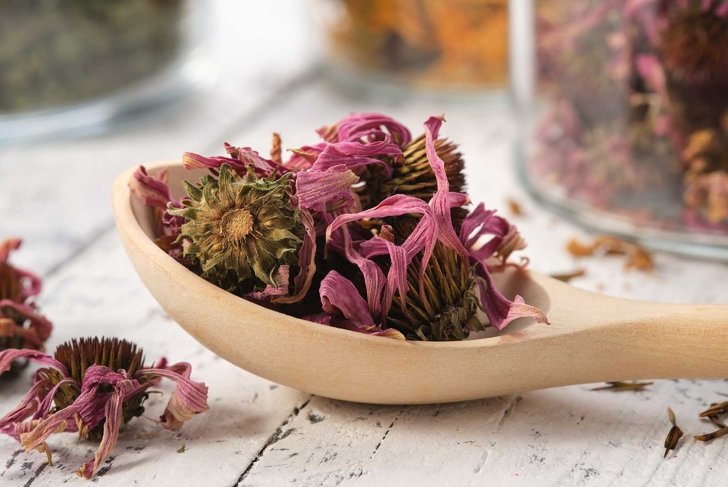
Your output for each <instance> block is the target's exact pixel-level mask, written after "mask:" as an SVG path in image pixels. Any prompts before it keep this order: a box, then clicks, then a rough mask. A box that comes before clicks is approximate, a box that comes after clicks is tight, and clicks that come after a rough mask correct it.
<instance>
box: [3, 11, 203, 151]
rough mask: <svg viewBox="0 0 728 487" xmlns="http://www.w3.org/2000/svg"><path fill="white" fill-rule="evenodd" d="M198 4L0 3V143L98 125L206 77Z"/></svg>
mask: <svg viewBox="0 0 728 487" xmlns="http://www.w3.org/2000/svg"><path fill="white" fill-rule="evenodd" d="M201 5H202V2H192V1H189V2H188V1H184V0H0V35H1V36H2V41H1V42H0V140H12V139H15V138H20V137H28V136H37V135H45V134H49V133H57V132H61V133H67V132H72V131H75V130H97V129H99V128H100V127H101V126H102V125H103V124H104V123H105V122H108V121H110V120H111V119H114V118H118V117H119V116H121V115H127V114H130V113H135V112H137V111H140V110H148V109H150V108H154V107H158V106H160V105H163V104H166V103H168V102H170V101H172V100H175V99H178V98H180V97H181V96H183V95H184V94H187V93H189V92H190V90H191V89H192V88H193V87H194V86H196V85H198V83H199V82H200V81H201V80H202V79H203V78H204V75H202V74H201V73H202V72H203V71H204V70H202V69H200V66H199V64H200V62H201V61H200V59H201V57H200V47H201V46H200V42H199V40H200V39H202V35H201V34H202V30H203V29H204V27H203V24H204V22H205V11H204V7H202V6H201Z"/></svg>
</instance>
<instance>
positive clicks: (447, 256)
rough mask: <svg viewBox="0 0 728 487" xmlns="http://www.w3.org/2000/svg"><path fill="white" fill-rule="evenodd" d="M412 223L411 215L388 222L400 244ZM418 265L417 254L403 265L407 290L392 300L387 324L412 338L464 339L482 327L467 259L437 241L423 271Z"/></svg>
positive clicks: (420, 258)
mask: <svg viewBox="0 0 728 487" xmlns="http://www.w3.org/2000/svg"><path fill="white" fill-rule="evenodd" d="M416 226H417V219H416V218H414V217H411V216H404V217H401V218H398V219H397V220H396V221H395V222H394V223H393V225H392V229H393V230H392V232H393V237H394V240H395V242H396V243H398V244H402V243H403V242H404V240H405V239H406V238H407V237H408V236H409V235H410V234H411V233H412V232H413V231H414V229H415V227H416ZM421 265H422V255H421V254H419V255H418V256H416V257H415V258H414V259H413V261H412V265H410V266H408V267H407V282H408V289H407V293H406V294H405V295H404V296H401V295H398V296H396V297H395V298H394V300H393V301H392V307H391V308H390V310H389V313H388V315H387V324H388V325H389V326H391V327H392V328H394V329H396V330H399V331H400V332H402V333H403V334H404V335H405V337H407V338H409V339H413V340H437V341H444V340H464V339H465V338H467V337H468V335H469V334H470V332H471V331H475V330H480V329H482V328H483V326H482V324H481V322H480V320H479V319H478V309H479V307H480V306H479V303H478V290H477V281H476V279H475V273H474V272H473V269H472V267H471V265H470V263H469V262H468V261H467V260H466V259H463V258H462V257H461V256H460V255H459V254H458V253H457V252H456V251H455V250H453V249H451V248H448V247H446V246H444V245H443V244H441V243H439V242H438V243H437V244H435V248H434V250H433V252H432V257H431V258H430V259H429V261H428V262H427V263H426V265H425V267H424V272H420V269H421Z"/></svg>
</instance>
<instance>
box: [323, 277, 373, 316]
mask: <svg viewBox="0 0 728 487" xmlns="http://www.w3.org/2000/svg"><path fill="white" fill-rule="evenodd" d="M319 294H320V295H321V306H322V307H323V310H324V311H325V312H326V313H328V314H330V315H338V314H341V315H343V316H344V318H346V319H347V320H349V321H351V322H352V323H353V324H354V325H355V326H357V327H366V326H372V325H373V324H374V320H373V319H372V315H371V313H370V312H369V307H368V306H367V303H366V301H364V298H362V297H361V295H360V294H359V291H358V290H357V289H356V287H355V286H354V284H353V283H352V282H351V281H350V280H348V279H347V278H345V277H344V276H342V275H341V274H339V273H338V272H336V271H330V272H329V273H328V274H327V275H326V277H324V279H323V281H321V286H320V287H319Z"/></svg>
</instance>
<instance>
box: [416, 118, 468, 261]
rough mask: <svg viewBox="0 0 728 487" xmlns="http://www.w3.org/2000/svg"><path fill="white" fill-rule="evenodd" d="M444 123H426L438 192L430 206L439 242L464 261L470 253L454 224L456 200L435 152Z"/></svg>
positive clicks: (430, 120)
mask: <svg viewBox="0 0 728 487" xmlns="http://www.w3.org/2000/svg"><path fill="white" fill-rule="evenodd" d="M443 121H444V118H443V117H430V118H428V119H427V121H426V122H425V151H426V153H427V160H428V161H429V163H430V167H432V171H433V172H434V173H435V179H436V180H437V192H436V193H435V195H434V196H433V197H432V199H431V200H430V206H432V209H433V211H434V214H435V221H436V222H437V240H439V241H440V242H442V243H443V244H445V245H447V246H448V247H450V248H451V249H453V250H455V251H456V252H457V253H458V254H460V256H461V257H462V258H463V259H466V260H467V258H468V252H467V250H465V247H464V246H463V244H462V242H460V239H459V238H458V236H457V233H456V232H455V228H454V227H453V224H452V216H451V214H450V209H451V208H452V206H451V203H452V202H453V200H454V198H453V197H451V196H450V184H449V183H448V180H447V173H446V172H445V163H444V162H443V160H442V159H441V158H440V156H438V155H437V151H436V150H435V140H437V136H438V134H439V133H440V127H441V126H442V122H443ZM433 248H434V247H433ZM431 252H432V249H428V251H426V253H425V256H424V257H423V262H427V261H429V257H430V255H431Z"/></svg>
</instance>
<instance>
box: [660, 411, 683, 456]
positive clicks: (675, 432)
mask: <svg viewBox="0 0 728 487" xmlns="http://www.w3.org/2000/svg"><path fill="white" fill-rule="evenodd" d="M667 418H668V419H669V420H670V423H671V424H672V428H670V432H669V433H668V434H667V438H665V456H664V458H667V454H668V453H670V450H675V448H677V444H678V442H679V441H680V438H682V437H683V435H684V433H683V431H682V430H681V429H680V427H679V426H678V425H677V421H676V419H675V412H674V411H673V410H672V408H670V407H668V408H667Z"/></svg>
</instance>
